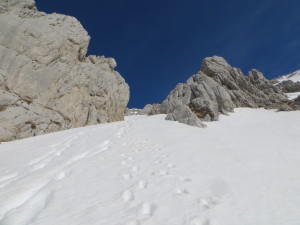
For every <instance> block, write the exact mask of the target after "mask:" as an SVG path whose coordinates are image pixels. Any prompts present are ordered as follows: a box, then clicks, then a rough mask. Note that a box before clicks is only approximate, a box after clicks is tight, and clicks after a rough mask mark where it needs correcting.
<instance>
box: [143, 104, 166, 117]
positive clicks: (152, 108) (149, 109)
mask: <svg viewBox="0 0 300 225" xmlns="http://www.w3.org/2000/svg"><path fill="white" fill-rule="evenodd" d="M160 113H161V104H147V105H145V107H144V108H143V109H142V110H141V111H140V113H139V114H140V115H149V116H151V115H157V114H160Z"/></svg>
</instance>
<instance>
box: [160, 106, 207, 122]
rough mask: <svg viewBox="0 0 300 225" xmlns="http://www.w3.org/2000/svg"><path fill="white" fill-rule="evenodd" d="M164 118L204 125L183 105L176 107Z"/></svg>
mask: <svg viewBox="0 0 300 225" xmlns="http://www.w3.org/2000/svg"><path fill="white" fill-rule="evenodd" d="M166 120H171V121H178V122H179V123H184V124H187V125H190V126H194V127H206V125H205V124H204V123H202V122H201V120H200V119H199V118H198V117H197V116H196V115H195V114H194V113H193V112H192V111H191V109H190V108H189V107H187V106H185V105H180V106H178V107H176V108H175V109H174V110H173V111H172V112H171V113H169V114H168V115H167V117H166Z"/></svg>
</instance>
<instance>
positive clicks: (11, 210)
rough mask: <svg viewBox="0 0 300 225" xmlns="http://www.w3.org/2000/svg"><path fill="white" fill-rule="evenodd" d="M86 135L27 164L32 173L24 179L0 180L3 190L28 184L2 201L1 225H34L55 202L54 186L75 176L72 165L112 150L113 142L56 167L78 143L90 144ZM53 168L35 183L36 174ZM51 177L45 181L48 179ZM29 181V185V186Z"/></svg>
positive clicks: (53, 147)
mask: <svg viewBox="0 0 300 225" xmlns="http://www.w3.org/2000/svg"><path fill="white" fill-rule="evenodd" d="M85 134H86V133H81V134H80V135H78V136H71V137H68V138H66V139H65V140H63V141H61V142H59V143H57V144H54V145H51V146H50V149H51V150H50V151H49V152H47V153H45V154H44V155H42V156H41V157H39V158H35V159H33V160H31V161H30V162H29V163H27V167H29V171H30V172H31V173H30V172H29V173H27V174H23V175H20V176H19V174H18V173H17V172H16V173H12V174H8V175H5V176H2V177H0V189H1V188H4V187H5V186H7V185H13V184H14V182H15V183H17V182H19V183H21V181H22V182H23V181H24V183H25V187H24V186H23V187H22V188H17V189H16V190H14V188H12V191H10V190H9V191H8V193H7V194H6V195H5V196H4V198H1V202H0V225H27V224H30V223H31V222H32V221H33V220H34V218H35V217H37V216H38V214H39V213H40V212H41V211H42V210H43V209H44V208H45V207H46V206H47V204H48V203H49V202H50V201H51V195H52V192H53V191H52V190H51V189H50V188H49V186H51V185H50V184H53V183H55V182H57V181H60V180H63V179H64V178H66V177H67V176H68V175H69V174H70V173H71V172H70V171H71V169H70V167H71V166H72V164H74V163H76V162H77V161H79V160H83V159H85V158H87V157H93V156H96V155H98V154H100V153H101V152H103V151H106V150H108V149H109V147H110V145H111V143H110V140H106V141H104V142H102V143H101V144H99V145H96V146H94V147H92V148H90V149H89V150H88V151H83V152H80V153H79V154H75V155H74V156H72V157H71V158H70V159H69V160H67V161H65V162H61V163H58V164H56V160H57V159H58V158H59V157H61V156H62V155H63V154H64V153H65V152H68V151H72V147H74V145H75V144H76V141H77V142H78V140H79V141H81V142H86V137H85ZM48 166H49V167H51V166H52V167H53V168H51V169H48V170H47V171H45V173H42V174H40V176H41V177H42V180H43V182H35V181H32V180H36V179H34V178H35V177H34V176H33V175H34V173H35V172H38V171H39V170H42V169H44V168H46V167H48ZM43 176H45V177H47V178H46V179H44V177H43ZM26 181H27V182H26Z"/></svg>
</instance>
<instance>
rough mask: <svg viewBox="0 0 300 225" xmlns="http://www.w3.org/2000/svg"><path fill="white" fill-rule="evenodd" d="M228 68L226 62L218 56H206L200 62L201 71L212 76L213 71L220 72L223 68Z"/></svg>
mask: <svg viewBox="0 0 300 225" xmlns="http://www.w3.org/2000/svg"><path fill="white" fill-rule="evenodd" d="M230 68H231V66H230V65H229V64H228V62H227V61H226V60H225V59H224V58H222V57H220V56H213V57H207V58H205V59H203V60H202V64H201V71H202V72H203V73H205V74H206V75H209V76H214V74H215V73H218V72H221V71H223V70H224V69H225V70H228V69H230Z"/></svg>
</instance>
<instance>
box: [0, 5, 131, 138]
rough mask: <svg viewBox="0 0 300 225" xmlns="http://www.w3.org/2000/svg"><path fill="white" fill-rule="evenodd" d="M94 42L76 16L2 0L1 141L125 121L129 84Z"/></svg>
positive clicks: (0, 55) (0, 62)
mask: <svg viewBox="0 0 300 225" xmlns="http://www.w3.org/2000/svg"><path fill="white" fill-rule="evenodd" d="M89 40H90V36H89V35H88V33H87V32H86V31H85V30H84V28H83V27H82V26H81V24H80V23H79V22H78V21H77V20H76V19H75V18H74V17H70V16H66V15H61V14H56V13H53V14H46V13H43V12H39V11H38V10H37V9H36V7H35V2H34V1H33V0H17V1H16V0H5V1H4V0H0V58H1V60H0V127H1V132H0V141H9V140H13V139H19V138H25V137H30V136H35V135H39V134H44V133H47V132H53V131H58V130H63V129H68V128H73V127H81V126H86V125H92V124H97V123H105V122H113V121H119V120H123V116H124V111H125V109H126V105H127V103H128V100H129V87H128V85H127V84H126V83H125V81H124V79H123V78H122V77H121V75H120V74H119V73H118V72H117V71H115V68H116V66H117V64H116V62H115V60H114V59H113V58H105V57H103V56H100V57H98V56H86V52H87V49H88V45H89Z"/></svg>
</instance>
